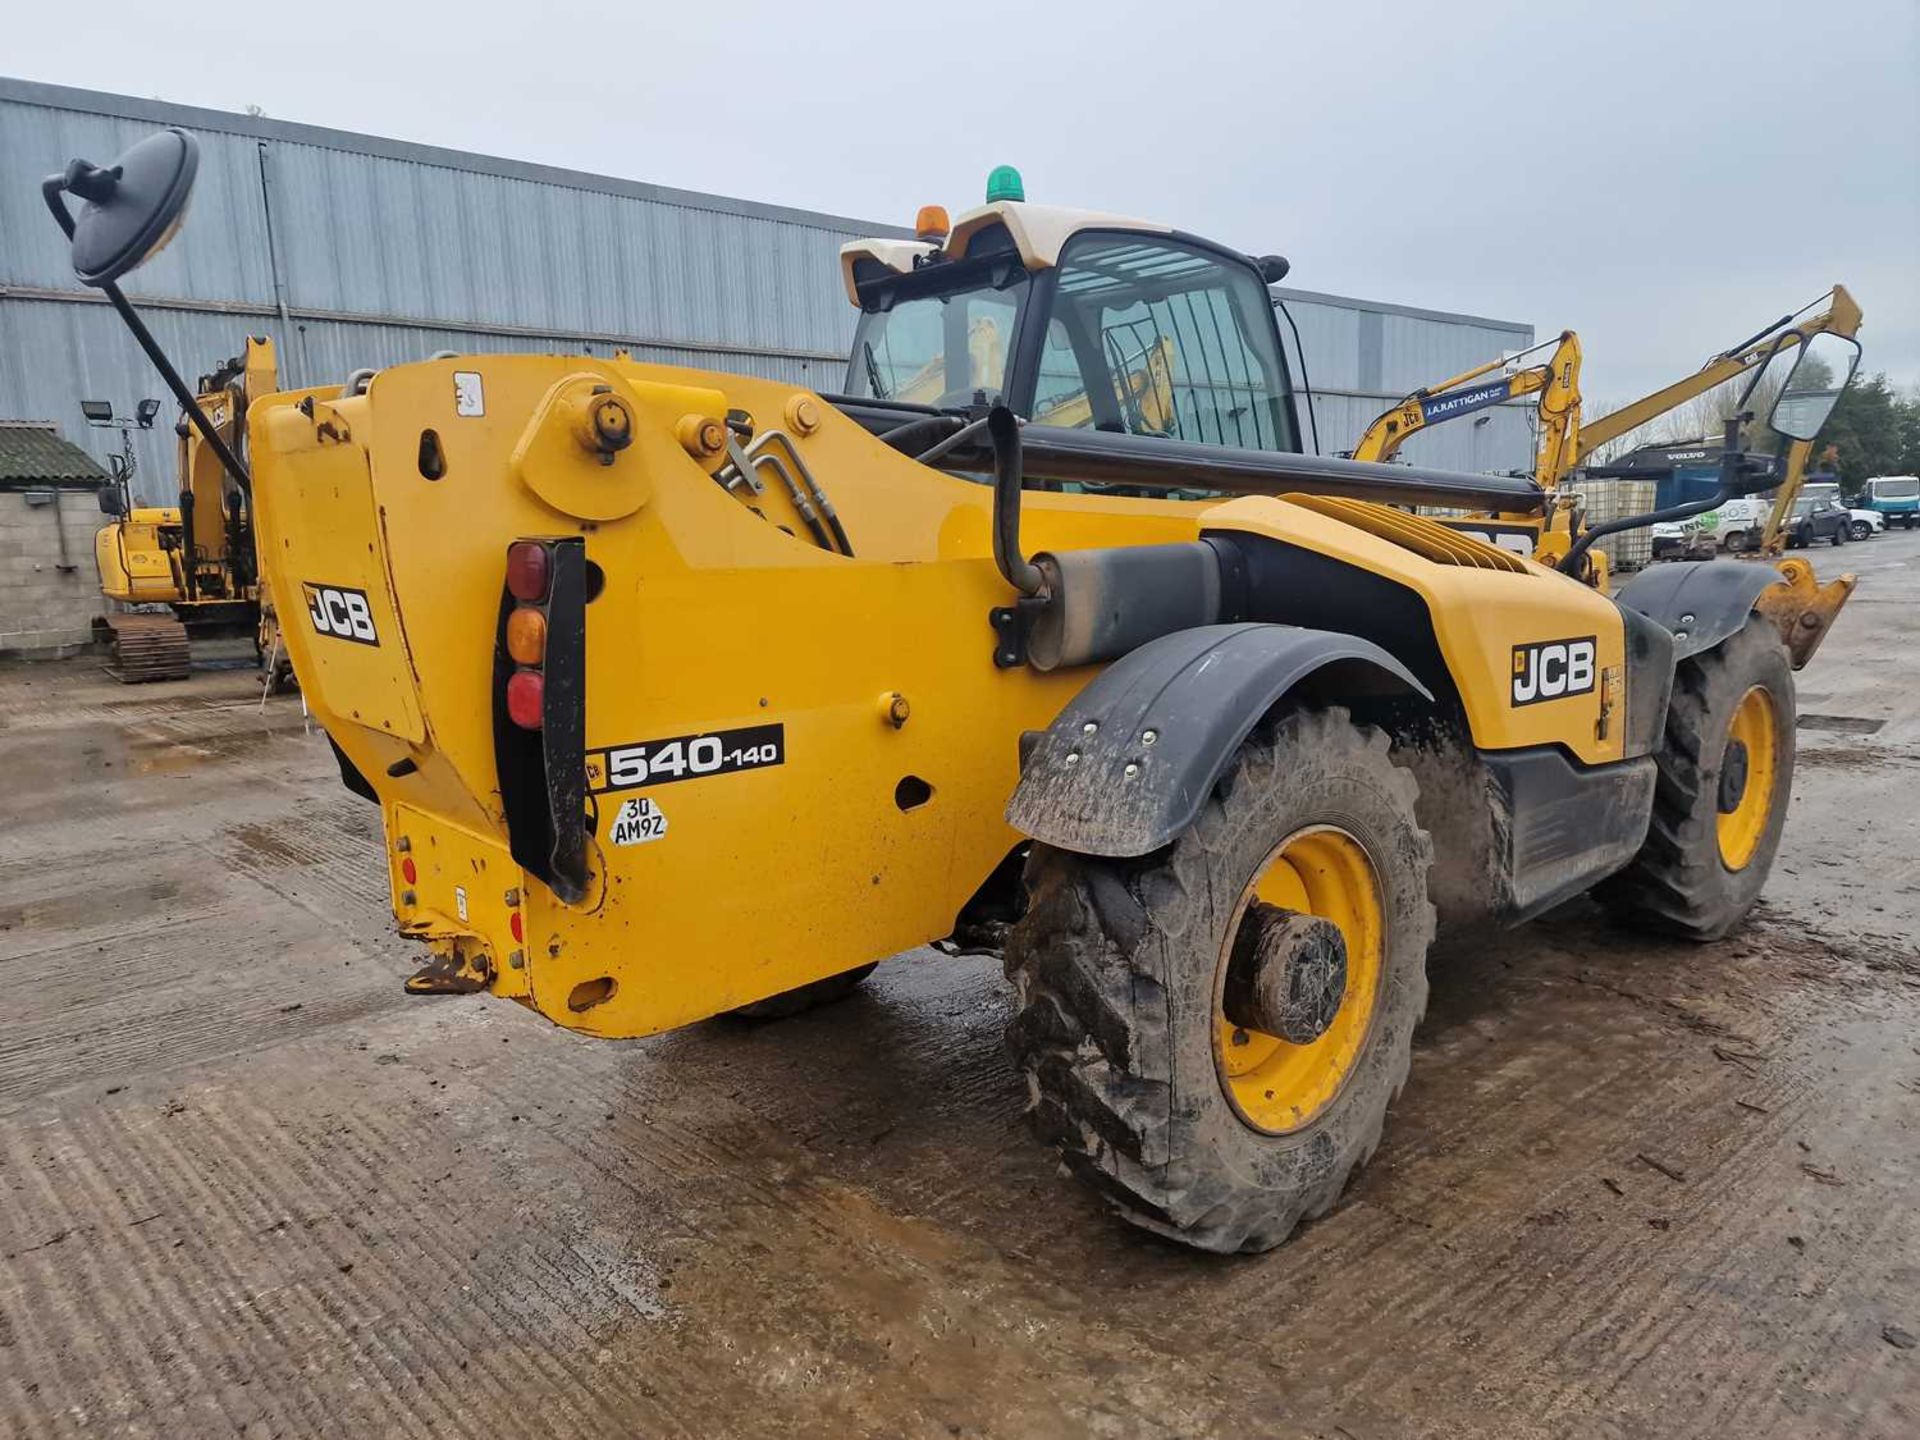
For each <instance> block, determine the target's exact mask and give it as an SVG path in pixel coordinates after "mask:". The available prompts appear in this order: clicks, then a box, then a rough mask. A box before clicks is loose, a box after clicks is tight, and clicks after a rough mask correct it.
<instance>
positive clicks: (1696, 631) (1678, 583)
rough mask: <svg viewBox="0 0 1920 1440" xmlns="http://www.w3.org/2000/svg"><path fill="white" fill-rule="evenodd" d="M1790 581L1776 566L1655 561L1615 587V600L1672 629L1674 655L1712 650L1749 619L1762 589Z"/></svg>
mask: <svg viewBox="0 0 1920 1440" xmlns="http://www.w3.org/2000/svg"><path fill="white" fill-rule="evenodd" d="M1783 583H1785V582H1784V581H1783V580H1782V578H1781V575H1780V572H1779V571H1778V570H1776V569H1774V568H1773V567H1772V566H1771V565H1758V564H1747V563H1743V562H1742V561H1739V560H1709V561H1707V562H1706V563H1705V564H1703V565H1688V564H1681V563H1677V562H1676V563H1672V564H1667V565H1653V566H1649V567H1648V568H1647V569H1645V570H1642V571H1641V572H1640V573H1639V574H1638V575H1636V576H1634V577H1633V579H1631V580H1629V581H1628V582H1627V583H1626V584H1624V585H1622V586H1621V587H1620V588H1619V589H1618V590H1617V591H1615V592H1614V597H1613V598H1614V599H1615V600H1616V601H1618V602H1619V603H1620V604H1622V605H1625V606H1627V607H1628V608H1630V609H1633V610H1638V611H1639V612H1640V613H1641V614H1642V615H1644V616H1646V617H1647V618H1648V619H1649V620H1652V621H1655V622H1656V623H1658V624H1660V625H1664V626H1665V627H1666V628H1667V629H1668V630H1671V631H1672V632H1673V658H1674V659H1675V660H1684V659H1686V658H1687V657H1688V656H1689V655H1698V654H1699V653H1700V652H1701V651H1702V650H1711V649H1712V648H1713V647H1714V646H1716V645H1718V644H1719V643H1720V642H1721V641H1722V640H1724V639H1726V638H1727V637H1728V636H1729V635H1731V634H1733V632H1734V631H1736V630H1738V629H1739V628H1740V627H1741V626H1742V625H1744V624H1746V623H1747V616H1749V615H1751V614H1752V613H1753V602H1754V601H1755V600H1758V599H1759V598H1760V592H1761V591H1763V590H1765V589H1767V588H1768V587H1770V586H1773V585H1779V584H1783Z"/></svg>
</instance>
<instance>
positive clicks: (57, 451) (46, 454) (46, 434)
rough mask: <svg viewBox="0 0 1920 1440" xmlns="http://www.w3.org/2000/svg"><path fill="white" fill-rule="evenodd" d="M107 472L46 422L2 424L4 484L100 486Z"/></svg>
mask: <svg viewBox="0 0 1920 1440" xmlns="http://www.w3.org/2000/svg"><path fill="white" fill-rule="evenodd" d="M106 478H107V472H106V471H104V470H102V469H101V468H100V467H99V465H97V464H96V463H94V459H93V457H92V456H91V455H89V454H87V452H86V451H84V450H82V449H81V448H80V447H79V446H78V445H74V444H71V443H69V442H68V441H65V440H62V439H61V438H60V432H59V431H58V430H57V429H55V428H54V427H53V426H52V425H51V424H49V423H47V422H45V421H32V420H0V482H5V481H9V480H11V481H16V482H17V481H23V480H25V481H47V482H57V481H79V482H85V483H87V484H90V485H96V484H98V483H100V482H101V481H102V480H105V479H106Z"/></svg>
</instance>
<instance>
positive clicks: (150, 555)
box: [93, 506, 183, 605]
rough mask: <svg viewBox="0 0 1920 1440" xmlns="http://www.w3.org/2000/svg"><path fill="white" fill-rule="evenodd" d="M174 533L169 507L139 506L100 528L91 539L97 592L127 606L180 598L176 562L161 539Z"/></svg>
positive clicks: (176, 518) (174, 516)
mask: <svg viewBox="0 0 1920 1440" xmlns="http://www.w3.org/2000/svg"><path fill="white" fill-rule="evenodd" d="M179 530H180V512H179V511H178V510H177V509H174V508H173V507H171V506H166V507H161V506H155V507H153V508H150V509H149V508H144V507H143V508H141V509H137V510H134V511H132V512H130V513H129V514H128V515H127V517H126V518H125V519H124V520H110V521H108V522H107V523H106V524H105V525H102V526H101V527H100V528H99V529H98V530H96V531H95V532H94V535H93V558H94V562H95V563H96V564H97V565H98V567H99V570H100V593H101V594H102V595H104V596H106V597H107V598H108V599H109V600H121V601H124V602H126V603H127V604H129V605H137V604H142V603H145V602H148V601H166V600H175V599H178V598H179V597H180V595H181V594H182V593H183V581H182V579H181V573H180V563H179V558H178V554H177V552H176V551H175V550H173V549H170V548H169V547H168V546H167V545H166V544H165V543H163V536H164V535H165V534H166V532H168V531H171V532H173V533H174V534H176V535H177V534H178V533H179Z"/></svg>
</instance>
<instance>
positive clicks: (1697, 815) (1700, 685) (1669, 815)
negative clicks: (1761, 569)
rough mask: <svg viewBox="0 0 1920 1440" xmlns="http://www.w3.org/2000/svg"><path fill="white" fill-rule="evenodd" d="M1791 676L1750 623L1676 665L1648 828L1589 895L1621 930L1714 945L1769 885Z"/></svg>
mask: <svg viewBox="0 0 1920 1440" xmlns="http://www.w3.org/2000/svg"><path fill="white" fill-rule="evenodd" d="M1793 755H1794V701H1793V669H1792V667H1791V666H1790V665H1789V664H1788V662H1787V652H1786V649H1785V647H1784V646H1782V645H1781V643H1780V634H1779V631H1777V630H1776V629H1775V628H1774V627H1773V625H1772V624H1771V623H1770V622H1768V621H1767V620H1765V619H1763V618H1762V617H1760V616H1758V615H1755V616H1752V617H1750V618H1749V619H1748V620H1747V623H1746V625H1745V626H1744V627H1742V628H1741V629H1740V630H1739V631H1738V632H1737V633H1735V634H1734V635H1732V636H1730V637H1728V638H1727V639H1726V640H1723V641H1722V642H1721V643H1720V644H1718V645H1716V646H1714V647H1713V649H1711V650H1708V651H1706V652H1705V653H1704V654H1700V655H1695V656H1693V657H1691V658H1690V659H1687V660H1683V661H1681V662H1680V667H1679V670H1678V671H1677V673H1676V674H1675V675H1674V680H1673V699H1672V702H1671V703H1670V704H1669V706H1668V709H1667V728H1666V734H1665V736H1664V737H1663V738H1662V740H1661V744H1660V748H1659V749H1658V750H1657V751H1656V752H1655V754H1654V759H1655V761H1656V762H1657V764H1658V765H1659V770H1660V775H1659V782H1658V784H1657V785H1656V787H1655V790H1654V800H1653V820H1652V823H1651V825H1650V826H1649V828H1648V831H1647V838H1646V841H1645V843H1644V844H1643V845H1642V846H1641V847H1640V853H1639V854H1638V855H1636V856H1635V857H1634V859H1633V862H1632V863H1631V864H1630V865H1628V866H1627V868H1626V869H1625V870H1622V871H1621V872H1620V873H1619V874H1618V875H1615V876H1614V877H1613V878H1611V879H1609V880H1607V881H1605V882H1604V883H1603V884H1601V885H1600V887H1599V888H1598V889H1596V890H1595V892H1594V896H1595V898H1596V899H1598V900H1599V901H1600V903H1601V904H1602V905H1604V906H1605V907H1606V908H1607V909H1608V910H1609V911H1610V912H1611V913H1612V914H1613V915H1614V917H1615V918H1616V919H1619V920H1622V921H1624V922H1626V923H1628V924H1630V925H1634V926H1637V927H1639V928H1641V929H1646V930H1657V931H1661V932H1663V933H1665V934H1669V935H1679V936H1682V937H1684V938H1686V939H1689V940H1718V939H1719V938H1720V937H1721V936H1723V935H1725V934H1726V933H1727V932H1728V931H1729V930H1731V929H1732V928H1733V927H1734V926H1735V925H1737V924H1739V923H1740V921H1741V920H1743V919H1744V918H1745V917H1746V914H1747V911H1749V910H1750V909H1752V908H1753V902H1754V901H1755V900H1756V899H1758V898H1759V895H1760V889H1761V887H1762V886H1764V885H1765V884H1766V883H1767V872H1768V871H1769V870H1770V869H1772V867H1773V856H1774V852H1775V851H1776V850H1778V849H1779V848H1780V831H1781V828H1782V827H1783V826H1784V825H1785V824H1786V819H1787V799H1788V796H1789V795H1790V794H1791V793H1792V790H1793Z"/></svg>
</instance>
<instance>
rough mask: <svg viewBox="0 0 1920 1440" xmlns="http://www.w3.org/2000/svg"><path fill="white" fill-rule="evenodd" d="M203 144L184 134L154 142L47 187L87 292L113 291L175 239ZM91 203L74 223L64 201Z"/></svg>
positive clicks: (56, 178)
mask: <svg viewBox="0 0 1920 1440" xmlns="http://www.w3.org/2000/svg"><path fill="white" fill-rule="evenodd" d="M199 168H200V142H199V141H198V140H195V139H194V138H193V136H191V135H189V134H188V133H187V132H186V131H184V130H179V129H167V130H162V131H160V132H158V133H157V134H153V135H149V136H148V137H147V138H146V139H144V140H142V141H141V142H140V143H139V144H137V145H135V146H134V147H133V148H132V149H130V150H128V151H127V152H126V153H125V154H123V155H122V156H121V157H120V158H119V159H118V160H116V161H114V162H113V164H111V165H107V166H104V167H103V166H99V165H94V164H92V163H90V162H88V161H85V160H75V161H74V162H73V163H72V164H71V165H69V166H67V168H66V171H65V172H64V173H63V174H59V175H49V176H48V177H47V178H46V179H45V180H43V181H41V183H40V194H41V196H42V198H44V199H45V200H46V202H47V209H48V210H50V211H52V212H53V218H54V220H55V221H57V222H58V223H59V226H60V229H61V230H62V231H63V232H65V234H66V236H67V238H68V240H70V241H71V242H72V246H71V256H72V260H73V273H74V274H75V275H77V276H79V277H80V280H81V282H82V283H83V284H87V285H92V286H95V287H100V286H106V285H111V284H113V282H114V281H116V280H118V279H119V278H120V277H121V276H122V275H125V274H126V273H127V272H128V271H129V270H133V269H137V268H138V267H139V266H141V265H144V264H145V263H146V262H147V261H148V260H151V259H152V258H153V257H154V256H155V255H157V254H159V253H160V251H161V250H163V249H165V248H166V244H167V242H168V241H169V240H171V239H172V238H173V232H174V231H175V230H177V229H179V228H180V218H181V216H182V215H184V214H185V213H186V209H187V198H188V197H189V196H190V195H192V193H193V177H194V175H195V173H196V172H197V171H198V170H199ZM67 195H76V196H78V197H79V198H80V199H81V200H83V201H85V202H86V203H85V204H84V205H82V206H81V207H80V213H79V215H78V216H75V215H74V214H73V213H72V212H71V211H69V210H68V209H67V202H66V199H65V197H66V196H67Z"/></svg>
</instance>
